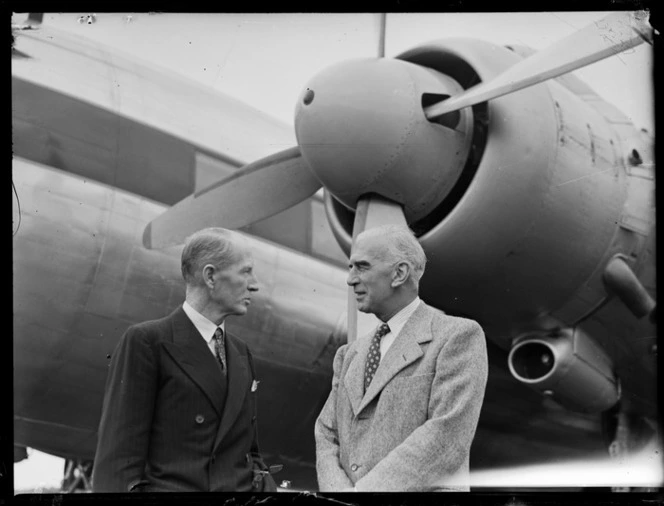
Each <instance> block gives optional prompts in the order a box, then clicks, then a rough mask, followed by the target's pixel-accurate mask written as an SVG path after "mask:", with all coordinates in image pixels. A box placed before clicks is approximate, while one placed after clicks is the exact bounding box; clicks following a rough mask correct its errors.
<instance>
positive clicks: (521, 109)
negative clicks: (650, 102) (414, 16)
mask: <svg viewBox="0 0 664 506" xmlns="http://www.w3.org/2000/svg"><path fill="white" fill-rule="evenodd" d="M399 58H402V59H404V60H406V61H409V62H410V63H413V64H417V65H422V66H426V67H428V68H431V69H434V70H436V71H437V72H440V73H441V74H445V75H448V76H450V77H451V78H452V79H454V80H455V81H456V82H458V83H460V84H461V85H462V86H463V87H464V88H467V87H470V86H472V85H473V84H475V83H477V82H480V81H482V82H484V81H490V80H491V79H492V78H494V77H495V76H496V75H498V74H500V73H501V72H502V71H504V70H505V69H506V68H509V67H510V66H512V65H514V64H515V63H516V62H518V61H520V60H521V57H520V56H519V55H517V54H516V53H514V52H513V51H510V50H509V49H507V48H504V47H499V46H495V45H493V44H490V43H488V42H483V41H476V40H466V39H450V40H446V41H440V42H435V43H431V44H429V45H427V46H422V47H418V48H415V49H413V50H411V51H408V52H406V53H404V54H402V55H400V56H399ZM584 92H585V91H584ZM472 120H473V128H472V136H473V138H472V143H471V148H470V151H469V155H468V157H467V159H466V163H465V165H464V168H463V171H462V173H461V174H460V176H459V177H458V178H457V180H456V183H455V185H454V187H453V188H452V189H451V190H450V191H449V192H448V193H447V194H446V196H445V198H444V199H443V201H442V202H441V203H440V204H439V205H438V206H437V207H436V208H435V209H434V210H433V211H431V212H430V213H429V214H428V215H427V216H425V217H424V218H421V219H418V220H415V221H413V220H410V221H409V222H408V223H409V225H410V227H411V228H412V229H413V230H414V231H415V233H416V235H417V236H418V239H419V241H420V244H421V245H422V247H423V248H424V251H425V252H426V254H427V260H428V261H427V266H426V273H425V275H424V277H423V278H422V281H421V284H420V295H421V296H422V298H423V299H424V300H426V301H427V303H429V304H431V305H433V306H436V307H438V308H441V309H443V310H444V311H445V312H447V313H449V314H454V315H461V316H468V317H470V318H473V319H474V320H477V321H478V322H480V324H481V325H482V327H483V328H484V330H485V333H486V335H488V336H491V338H492V339H493V340H494V341H496V342H497V343H498V344H499V345H500V346H501V347H504V348H505V349H508V348H509V346H510V345H511V342H512V339H513V338H514V337H516V336H517V335H519V334H520V333H521V332H523V331H524V329H529V328H533V326H534V325H537V324H538V322H540V320H541V319H542V318H543V317H547V316H549V315H550V316H551V317H552V318H553V319H555V320H556V321H560V322H561V323H562V324H563V325H564V326H570V327H571V326H573V325H574V322H576V321H578V320H579V319H580V318H582V317H583V316H584V315H586V314H588V313H589V312H590V311H592V310H594V309H595V308H596V307H598V304H600V303H601V301H602V300H603V298H605V297H606V289H605V286H604V284H603V282H602V279H601V275H597V276H595V274H596V273H597V272H599V271H598V270H597V268H598V265H601V264H602V262H604V261H605V260H606V258H607V257H608V256H610V255H612V254H614V253H618V252H621V253H622V252H630V253H631V252H632V251H635V252H637V251H638V248H639V247H640V246H639V244H638V243H637V241H638V238H636V237H635V235H634V234H632V233H631V232H630V231H625V230H622V229H621V228H620V219H621V215H622V213H623V208H624V202H625V198H626V187H627V185H626V184H625V179H626V177H627V174H626V171H625V168H624V164H623V159H622V158H621V155H620V153H621V150H622V147H621V146H620V139H619V137H618V136H617V134H616V133H615V131H614V129H613V127H612V126H611V124H610V123H609V122H608V121H607V120H606V119H605V118H604V117H603V116H602V115H601V114H600V113H599V112H598V111H597V110H595V109H594V108H593V107H591V105H589V103H587V102H585V101H584V100H582V99H581V98H580V96H579V95H576V94H575V93H573V92H572V91H571V90H570V89H569V88H566V87H565V86H563V85H562V84H561V83H559V82H556V81H551V82H547V83H545V84H544V83H543V84H541V85H538V86H532V87H530V88H527V89H525V90H521V91H520V92H518V93H512V94H509V95H505V96H503V97H500V98H497V99H495V100H491V101H489V102H488V103H483V104H477V105H475V106H473V117H472ZM403 173H404V177H403V181H402V185H404V186H406V185H408V183H409V180H410V179H409V177H408V174H409V172H408V170H406V169H404V170H403ZM325 206H326V212H327V216H328V221H329V223H330V226H331V228H332V231H333V233H334V235H335V237H336V238H337V241H338V242H339V244H340V246H341V248H342V249H343V250H344V251H345V252H346V253H348V252H349V251H350V245H351V242H352V228H353V219H354V214H353V212H352V210H351V209H349V208H348V207H347V206H346V205H344V204H343V203H342V202H340V201H339V200H338V199H336V198H335V197H333V196H331V195H327V197H326V202H325ZM543 287H546V289H543ZM540 328H541V327H540Z"/></svg>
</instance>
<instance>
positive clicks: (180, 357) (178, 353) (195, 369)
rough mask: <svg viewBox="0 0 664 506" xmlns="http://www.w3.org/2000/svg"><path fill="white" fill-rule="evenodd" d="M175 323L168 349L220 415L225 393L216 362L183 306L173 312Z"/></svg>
mask: <svg viewBox="0 0 664 506" xmlns="http://www.w3.org/2000/svg"><path fill="white" fill-rule="evenodd" d="M172 323H173V342H172V343H169V342H165V343H164V348H165V350H166V352H167V353H168V354H169V355H170V356H171V357H172V358H173V360H174V361H175V362H176V363H177V364H178V365H179V366H180V368H181V369H182V370H183V371H184V372H185V374H187V376H189V377H190V378H191V380H192V381H193V382H194V383H196V385H198V387H199V388H200V389H201V390H202V391H203V393H204V394H205V395H206V396H207V398H208V399H209V400H210V403H211V404H212V406H213V407H214V409H215V411H216V412H217V413H218V414H221V412H222V402H223V398H224V392H223V389H222V386H221V381H222V377H221V369H220V368H219V365H218V364H217V361H216V360H215V358H214V356H213V355H212V353H211V352H210V349H209V348H208V347H207V345H206V344H205V341H204V340H203V339H202V338H201V335H200V333H199V332H198V330H196V327H195V326H194V324H193V323H192V322H191V320H190V319H189V317H188V316H187V314H186V313H185V312H184V310H183V309H182V307H180V308H178V309H176V310H175V311H174V312H173V322H172Z"/></svg>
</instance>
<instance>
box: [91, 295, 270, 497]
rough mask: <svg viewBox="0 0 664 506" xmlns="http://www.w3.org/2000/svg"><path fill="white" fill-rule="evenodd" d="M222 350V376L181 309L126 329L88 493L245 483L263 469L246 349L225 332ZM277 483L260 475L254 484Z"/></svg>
mask: <svg viewBox="0 0 664 506" xmlns="http://www.w3.org/2000/svg"><path fill="white" fill-rule="evenodd" d="M226 356H227V364H228V371H227V377H226V378H224V375H223V373H222V370H221V367H220V366H219V364H218V362H217V360H216V358H215V357H214V356H213V354H212V353H211V352H210V349H209V348H208V347H207V344H206V343H205V341H204V340H203V339H202V338H201V335H200V333H199V332H198V330H196V327H195V326H194V324H193V323H192V322H191V320H190V319H189V318H188V317H187V315H186V313H185V312H184V310H183V309H182V307H179V308H177V309H176V310H175V311H174V312H173V313H172V314H170V315H169V316H167V317H165V318H162V319H159V320H154V321H149V322H145V323H140V324H138V325H134V326H132V327H130V328H129V329H128V330H127V331H126V332H125V334H124V335H123V336H122V338H121V340H120V342H119V343H118V346H117V348H116V349H115V351H114V353H113V356H112V358H111V364H110V369H109V372H108V378H107V383H106V394H105V396H104V405H103V409H102V417H101V422H100V425H99V433H98V443H97V452H96V455H95V461H94V467H93V478H92V486H93V489H94V490H95V491H98V492H127V491H240V492H242V491H252V480H253V477H254V470H255V469H262V470H264V469H266V466H265V464H264V463H263V461H262V459H261V457H260V454H259V448H258V439H257V430H256V396H257V388H256V387H257V382H256V378H255V374H254V368H253V363H252V359H251V353H250V352H249V349H248V348H247V346H246V344H244V343H243V342H242V341H241V340H239V339H237V338H235V337H234V336H232V335H230V334H228V333H227V335H226ZM275 489H276V487H275V486H274V481H273V480H272V478H271V477H270V476H269V475H266V476H265V478H264V481H263V488H262V490H275ZM253 490H256V489H253Z"/></svg>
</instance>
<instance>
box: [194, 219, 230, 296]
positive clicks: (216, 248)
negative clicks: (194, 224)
mask: <svg viewBox="0 0 664 506" xmlns="http://www.w3.org/2000/svg"><path fill="white" fill-rule="evenodd" d="M239 239H240V237H239V236H238V235H237V234H235V233H234V232H231V231H230V230H226V229H225V228H220V227H210V228H204V229H202V230H199V231H197V232H194V233H193V234H191V235H190V236H189V237H187V239H186V241H185V243H184V249H183V250H182V264H181V266H182V277H183V278H184V280H185V283H187V284H188V285H200V284H203V278H202V275H201V273H202V270H203V267H204V266H205V265H207V264H212V265H214V266H216V267H218V268H219V269H225V268H226V267H228V266H229V265H231V264H232V263H233V261H234V260H235V255H234V253H235V251H236V249H237V248H236V245H237V243H238V241H239Z"/></svg>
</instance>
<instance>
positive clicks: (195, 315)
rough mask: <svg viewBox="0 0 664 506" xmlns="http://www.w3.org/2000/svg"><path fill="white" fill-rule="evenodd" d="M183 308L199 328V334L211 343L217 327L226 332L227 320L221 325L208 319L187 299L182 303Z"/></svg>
mask: <svg viewBox="0 0 664 506" xmlns="http://www.w3.org/2000/svg"><path fill="white" fill-rule="evenodd" d="M182 309H183V310H184V312H185V314H186V315H187V316H188V317H189V319H190V320H191V323H193V324H194V327H196V330H198V332H199V334H200V335H201V336H202V337H203V339H205V342H206V343H209V342H210V340H212V338H213V337H214V332H215V330H217V327H221V330H223V331H224V332H226V328H225V327H224V324H225V323H226V322H222V323H221V325H216V324H215V323H214V322H212V321H210V320H208V319H207V318H206V317H205V316H203V315H202V314H201V313H199V312H198V311H196V310H195V309H194V308H193V307H191V304H189V303H188V302H187V301H186V300H185V301H184V302H183V303H182Z"/></svg>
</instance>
